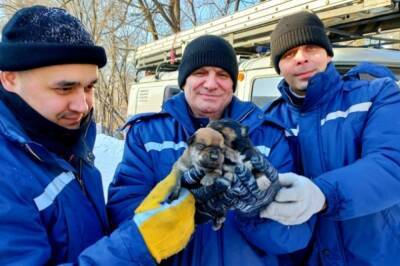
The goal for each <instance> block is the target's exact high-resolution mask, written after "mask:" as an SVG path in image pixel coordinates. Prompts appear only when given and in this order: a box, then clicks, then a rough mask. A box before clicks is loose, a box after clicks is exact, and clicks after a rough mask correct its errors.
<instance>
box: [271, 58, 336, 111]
mask: <svg viewBox="0 0 400 266" xmlns="http://www.w3.org/2000/svg"><path fill="white" fill-rule="evenodd" d="M341 86H342V80H341V76H340V74H339V73H338V72H337V70H336V68H335V66H334V65H333V63H332V62H331V63H329V64H328V66H327V68H326V70H325V71H324V72H320V73H317V74H315V75H314V76H313V77H311V78H310V79H309V81H308V87H307V94H306V97H305V99H304V102H303V105H302V106H301V107H298V108H299V109H300V110H301V111H311V110H313V109H315V108H318V107H319V106H320V105H321V104H322V103H323V102H325V101H327V100H328V99H330V97H331V96H332V95H334V94H335V93H336V91H337V90H338V89H339V88H341ZM278 89H279V91H280V92H281V94H282V98H283V99H284V100H285V101H286V102H287V103H288V104H289V105H291V106H293V107H296V106H295V105H294V100H293V99H292V98H293V94H292V93H291V91H290V89H289V85H288V84H287V82H286V81H285V80H282V81H281V82H280V83H279V85H278Z"/></svg>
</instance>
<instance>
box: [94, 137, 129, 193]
mask: <svg viewBox="0 0 400 266" xmlns="http://www.w3.org/2000/svg"><path fill="white" fill-rule="evenodd" d="M123 150H124V141H123V140H119V139H116V138H113V137H110V136H107V135H104V134H98V135H97V137H96V142H95V144H94V149H93V153H94V155H95V157H96V159H95V161H94V164H95V165H96V167H97V168H98V169H99V170H100V172H101V175H102V178H103V190H104V196H105V199H106V200H107V191H108V185H109V184H110V182H111V181H112V178H113V176H114V172H115V169H116V167H117V165H118V163H119V162H120V161H121V159H122V153H123Z"/></svg>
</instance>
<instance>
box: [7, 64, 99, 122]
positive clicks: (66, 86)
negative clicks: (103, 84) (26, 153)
mask: <svg viewBox="0 0 400 266" xmlns="http://www.w3.org/2000/svg"><path fill="white" fill-rule="evenodd" d="M8 74H9V75H11V77H12V78H11V79H12V80H11V81H12V82H11V83H10V82H8V84H7V85H8V86H4V87H5V88H6V89H7V90H9V91H12V92H14V93H16V94H18V95H19V96H20V97H21V98H22V99H23V100H24V101H25V102H26V103H28V104H29V105H30V106H31V107H32V108H33V109H35V110H36V111H37V112H38V113H40V114H41V115H42V116H43V117H45V118H46V119H48V120H50V121H52V122H54V123H56V124H57V125H59V126H62V127H64V128H67V129H78V128H79V127H80V122H81V120H82V118H83V117H85V116H86V115H87V114H88V113H89V111H90V110H91V109H92V108H93V103H94V90H93V89H94V84H95V83H96V81H97V75H98V67H97V66H96V65H89V64H69V65H56V66H49V67H41V68H36V69H32V70H27V71H21V72H9V73H8ZM3 79H4V75H2V83H3V84H4V82H3ZM6 79H7V77H6ZM8 79H9V80H10V78H9V77H8ZM6 83H7V82H6ZM10 84H11V85H10Z"/></svg>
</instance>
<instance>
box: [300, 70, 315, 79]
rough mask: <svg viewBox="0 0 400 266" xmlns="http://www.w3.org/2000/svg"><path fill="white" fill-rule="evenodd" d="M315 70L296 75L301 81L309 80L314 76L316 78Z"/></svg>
mask: <svg viewBox="0 0 400 266" xmlns="http://www.w3.org/2000/svg"><path fill="white" fill-rule="evenodd" d="M314 74H315V70H310V71H303V72H300V73H297V74H295V76H296V77H297V78H299V79H309V78H311V77H312V76H314Z"/></svg>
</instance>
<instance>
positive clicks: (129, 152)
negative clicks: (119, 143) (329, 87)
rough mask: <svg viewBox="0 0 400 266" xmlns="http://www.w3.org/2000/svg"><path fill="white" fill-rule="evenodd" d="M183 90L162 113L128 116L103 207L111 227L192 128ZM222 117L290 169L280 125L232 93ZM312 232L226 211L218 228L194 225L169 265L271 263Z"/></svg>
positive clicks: (159, 175) (166, 166)
mask: <svg viewBox="0 0 400 266" xmlns="http://www.w3.org/2000/svg"><path fill="white" fill-rule="evenodd" d="M188 114H189V111H188V107H187V103H186V101H185V98H184V94H183V93H181V94H179V95H177V96H175V97H173V98H172V99H170V100H169V101H167V102H166V104H165V105H164V107H163V111H162V112H161V113H156V114H141V115H138V116H136V117H133V118H132V119H131V120H130V122H129V123H128V126H129V127H130V129H129V131H128V134H127V140H126V144H125V150H124V156H123V160H122V163H121V164H120V165H119V166H118V169H117V172H116V175H115V177H114V181H113V183H112V184H111V186H110V189H109V201H108V210H109V213H110V217H111V221H112V223H113V225H114V226H118V225H119V224H120V223H123V222H124V221H125V220H127V219H128V220H129V219H131V218H132V215H133V210H134V209H135V208H136V207H137V206H138V204H139V203H140V202H141V201H142V200H143V199H144V197H145V196H146V195H147V194H148V193H149V192H150V191H151V189H152V188H153V187H154V186H155V185H156V184H157V183H158V182H159V181H160V180H162V179H163V178H164V177H165V176H167V174H168V173H169V172H170V170H171V168H172V165H173V164H174V163H175V161H176V160H177V159H178V158H179V156H180V155H181V154H182V153H183V151H184V149H185V147H186V146H187V144H186V143H187V140H188V138H189V137H190V136H191V135H192V134H193V133H194V132H195V128H194V126H193V125H192V122H191V119H190V117H189V115H188ZM224 117H230V118H233V119H235V120H237V121H239V122H241V123H242V124H244V125H246V126H248V127H249V133H250V138H251V139H252V141H253V143H254V145H255V146H257V148H258V149H259V150H260V151H261V152H263V153H264V154H265V155H266V156H268V158H269V160H270V161H271V162H272V164H273V165H275V166H276V167H277V168H279V170H280V171H289V170H291V169H292V161H291V156H290V154H289V148H288V145H287V143H286V140H285V137H284V134H283V128H282V127H281V126H280V125H279V123H276V122H275V121H274V120H273V119H270V118H265V117H264V115H263V113H262V111H261V110H259V109H258V108H257V107H256V106H255V105H254V104H252V103H245V102H241V101H239V100H238V99H237V98H233V100H232V102H231V104H230V106H229V107H228V108H227V111H225V113H224ZM310 235H311V230H310V226H309V225H308V224H304V225H299V226H293V227H287V226H282V225H280V224H279V223H277V222H273V221H270V220H266V219H259V218H258V219H252V220H249V219H240V218H239V217H237V216H236V215H235V213H234V212H230V213H229V214H228V217H227V220H226V222H225V223H224V226H223V228H222V229H220V230H218V231H213V230H212V228H211V225H210V224H204V225H197V226H196V230H195V233H194V235H193V237H192V240H191V241H190V243H189V244H188V246H187V247H186V248H185V249H184V250H183V251H182V252H180V253H179V254H178V255H176V256H173V257H172V258H170V259H168V260H167V261H164V262H163V263H165V264H168V265H185V266H186V265H192V266H197V265H198V266H200V265H201V266H206V265H210V266H219V265H229V266H232V265H233V266H234V265H252V266H257V265H276V264H277V263H278V258H277V256H275V254H282V253H287V252H291V251H294V250H297V249H300V248H303V247H305V245H306V244H307V243H308V241H309V238H310Z"/></svg>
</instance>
